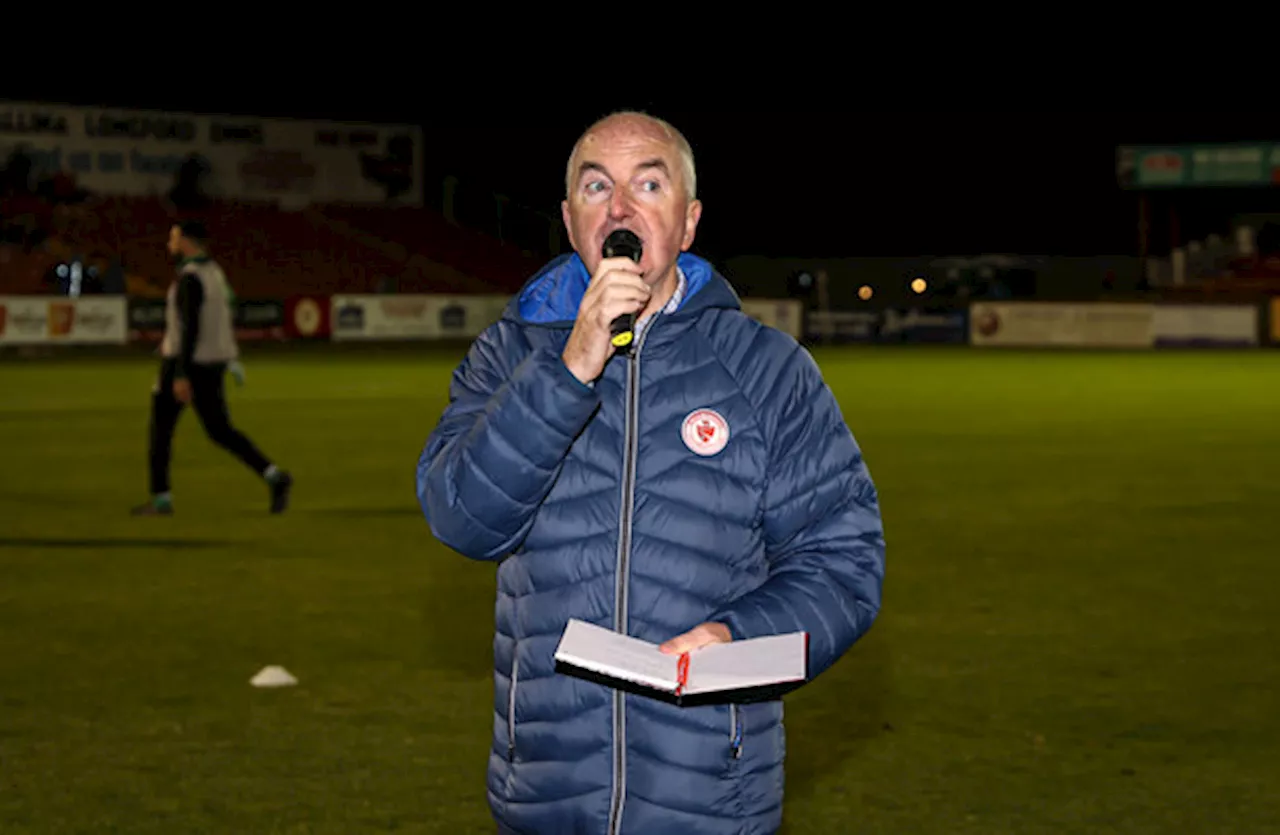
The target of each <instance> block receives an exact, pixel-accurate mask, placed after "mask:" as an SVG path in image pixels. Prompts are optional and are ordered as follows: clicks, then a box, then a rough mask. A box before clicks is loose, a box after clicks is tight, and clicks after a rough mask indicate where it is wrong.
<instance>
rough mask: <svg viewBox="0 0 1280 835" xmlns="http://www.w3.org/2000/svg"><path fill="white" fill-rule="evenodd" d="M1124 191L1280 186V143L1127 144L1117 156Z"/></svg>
mask: <svg viewBox="0 0 1280 835" xmlns="http://www.w3.org/2000/svg"><path fill="white" fill-rule="evenodd" d="M1116 175H1117V177H1118V179H1119V181H1120V185H1121V186H1122V187H1124V188H1136V189H1145V188H1203V187H1212V186H1227V187H1234V188H1249V187H1263V188H1266V187H1272V186H1276V185H1280V143H1277V142H1232V143H1227V144H1221V145H1161V146H1155V145H1145V146H1124V147H1121V148H1119V149H1118V151H1117V155H1116Z"/></svg>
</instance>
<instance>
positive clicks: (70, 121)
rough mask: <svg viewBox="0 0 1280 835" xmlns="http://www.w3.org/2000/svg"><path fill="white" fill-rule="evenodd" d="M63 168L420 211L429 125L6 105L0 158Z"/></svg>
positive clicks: (148, 189)
mask: <svg viewBox="0 0 1280 835" xmlns="http://www.w3.org/2000/svg"><path fill="white" fill-rule="evenodd" d="M18 147H22V148H23V149H24V150H25V151H26V153H27V155H28V157H29V158H30V159H31V162H32V168H33V173H35V174H36V176H43V175H49V174H53V173H54V172H57V171H65V172H69V173H71V174H73V175H74V176H75V178H76V181H77V184H78V185H79V186H80V187H82V188H86V189H88V190H89V191H91V192H96V193H98V194H115V195H134V196H143V197H145V196H149V195H153V194H166V193H168V191H169V190H170V189H171V188H173V186H174V182H175V177H176V175H177V174H178V173H179V172H189V173H190V174H191V175H193V176H195V177H196V178H197V179H198V181H199V183H200V187H201V190H202V191H203V192H204V193H205V194H207V195H208V196H210V197H215V198H217V197H221V198H239V199H247V200H262V199H283V200H287V201H290V202H298V203H305V202H307V201H311V202H351V203H394V204H401V205H405V204H408V205H421V203H422V197H421V193H422V185H423V173H422V169H423V147H422V129H421V128H420V127H418V126H414V125H385V124H360V123H347V122H328V121H303V120H294V119H267V118H260V117H257V116H211V115H197V114H189V113H172V112H157V111H147V110H129V109H121V108H101V107H79V106H71V105H65V104H40V103H33V102H2V101H0V159H5V158H7V157H8V155H9V153H10V151H12V150H13V149H15V148H18Z"/></svg>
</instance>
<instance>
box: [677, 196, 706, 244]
mask: <svg viewBox="0 0 1280 835" xmlns="http://www.w3.org/2000/svg"><path fill="white" fill-rule="evenodd" d="M700 220H702V201H701V200H694V201H692V202H691V203H689V208H688V209H686V210H685V213H684V240H682V241H681V242H680V250H681V251H682V252H687V251H688V250H689V247H691V246H693V239H694V236H695V235H697V233H698V221H700Z"/></svg>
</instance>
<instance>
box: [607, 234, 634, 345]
mask: <svg viewBox="0 0 1280 835" xmlns="http://www.w3.org/2000/svg"><path fill="white" fill-rule="evenodd" d="M643 250H644V246H643V245H642V244H641V243H640V239H639V238H638V237H636V233H635V232H632V231H631V230H630V229H615V230H613V231H612V232H610V233H609V237H607V238H605V239H604V247H603V248H602V250H601V254H602V255H604V257H605V258H618V257H620V256H621V257H626V258H630V259H631V260H632V261H635V262H636V263H637V264H639V263H640V255H641V253H642V252H643ZM635 327H636V315H635V314H634V313H624V314H622V315H621V316H619V317H617V318H616V319H614V320H613V321H612V322H610V323H609V341H610V342H612V343H613V344H614V346H615V347H617V348H622V347H625V346H627V345H630V344H631V340H632V339H634V338H635Z"/></svg>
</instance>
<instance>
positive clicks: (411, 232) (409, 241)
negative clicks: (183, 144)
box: [0, 152, 548, 298]
mask: <svg viewBox="0 0 1280 835" xmlns="http://www.w3.org/2000/svg"><path fill="white" fill-rule="evenodd" d="M179 218H199V219H202V220H204V221H205V223H206V225H207V227H208V229H209V231H210V233H211V235H212V237H213V245H212V247H211V248H212V250H213V254H214V255H215V257H217V258H218V259H219V261H220V262H222V263H223V265H224V266H225V267H226V269H227V270H228V272H229V274H231V275H233V276H234V277H235V284H236V290H237V293H238V294H240V295H241V296H243V297H246V298H252V297H262V298H281V297H285V296H288V295H292V294H297V293H316V294H332V293H392V292H403V293H424V292H430V293H493V292H511V291H514V290H515V289H518V288H519V286H520V284H521V283H522V282H523V280H524V279H525V278H526V277H528V276H529V275H530V274H531V273H532V272H533V271H534V270H536V269H537V268H538V267H540V266H541V265H542V264H544V263H545V261H546V258H547V255H548V253H547V252H546V251H545V248H544V250H543V251H531V250H528V249H522V248H521V247H520V246H517V245H515V244H514V243H511V242H507V241H503V240H500V239H498V238H496V237H494V236H493V235H492V234H489V233H486V232H483V231H479V230H477V229H475V228H470V227H468V226H465V225H462V224H460V223H457V222H454V221H453V220H451V219H449V218H447V217H446V216H445V215H444V214H443V213H442V212H441V211H439V210H437V209H434V208H420V207H409V206H392V205H387V206H378V205H342V204H324V205H315V204H313V205H310V206H307V207H306V208H302V209H298V210H289V211H286V210H282V209H281V208H280V207H279V206H278V205H277V204H275V203H274V202H268V201H262V202H253V201H245V200H239V199H237V200H226V199H217V198H210V197H207V196H204V195H201V194H198V193H194V192H192V191H191V190H190V188H189V186H187V185H185V184H184V183H183V182H182V178H181V177H179V178H178V180H177V182H175V185H174V188H173V190H171V191H170V192H169V193H168V194H164V195H154V196H121V195H109V194H94V193H91V192H89V191H87V190H86V189H84V188H82V187H80V186H79V184H78V183H77V182H76V179H75V176H74V174H72V173H70V172H67V171H57V172H54V173H52V174H45V173H43V172H39V173H37V172H33V169H32V167H31V164H30V161H29V160H26V159H24V158H23V156H22V154H21V153H20V152H15V153H14V154H11V155H10V157H9V158H8V159H7V160H6V161H5V165H4V169H3V171H0V293H3V294H11V295H22V294H50V293H53V294H58V295H63V294H65V292H66V287H65V284H66V282H67V281H68V272H69V271H68V265H74V266H75V268H76V270H77V272H78V273H79V275H81V276H82V278H81V279H80V284H79V288H78V290H79V294H94V293H110V294H121V293H124V294H128V295H131V296H159V295H163V294H164V292H165V290H166V289H167V288H168V286H169V283H170V281H171V279H172V275H173V265H172V263H171V262H170V261H169V258H168V255H167V254H166V251H165V243H166V240H167V238H168V233H169V229H170V228H171V226H172V225H173V224H174V222H175V221H176V220H178V219H179Z"/></svg>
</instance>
